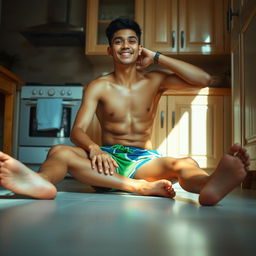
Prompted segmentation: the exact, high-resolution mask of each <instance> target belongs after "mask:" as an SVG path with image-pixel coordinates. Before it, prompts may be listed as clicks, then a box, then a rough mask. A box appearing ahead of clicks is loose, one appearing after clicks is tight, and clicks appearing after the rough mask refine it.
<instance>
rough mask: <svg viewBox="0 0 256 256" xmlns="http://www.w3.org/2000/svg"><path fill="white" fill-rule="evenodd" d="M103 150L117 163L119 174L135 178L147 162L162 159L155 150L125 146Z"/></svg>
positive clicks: (104, 148)
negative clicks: (136, 173)
mask: <svg viewBox="0 0 256 256" xmlns="http://www.w3.org/2000/svg"><path fill="white" fill-rule="evenodd" d="M101 150H102V151H104V152H106V153H108V154H110V155H111V156H112V158H113V159H114V160H115V161H116V162H117V164H118V166H119V167H118V168H117V169H116V170H117V173H118V174H120V175H122V176H125V177H129V178H133V177H134V174H135V172H136V171H137V170H138V169H139V168H140V167H141V166H142V165H143V164H145V163H146V162H148V161H150V160H152V159H155V158H159V157H162V155H161V154H159V153H158V152H157V151H155V150H148V149H142V148H137V147H127V146H123V145H114V146H102V147H101Z"/></svg>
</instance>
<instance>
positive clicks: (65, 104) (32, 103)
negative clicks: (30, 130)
mask: <svg viewBox="0 0 256 256" xmlns="http://www.w3.org/2000/svg"><path fill="white" fill-rule="evenodd" d="M36 104H37V101H36V100H27V101H25V105H28V106H34V105H36ZM62 105H63V106H65V107H68V106H77V102H73V101H62Z"/></svg>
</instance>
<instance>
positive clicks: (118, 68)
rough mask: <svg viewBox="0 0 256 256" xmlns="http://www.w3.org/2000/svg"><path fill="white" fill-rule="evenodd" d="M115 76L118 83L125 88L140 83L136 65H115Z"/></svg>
mask: <svg viewBox="0 0 256 256" xmlns="http://www.w3.org/2000/svg"><path fill="white" fill-rule="evenodd" d="M113 75H114V78H115V81H116V83H117V84H119V85H122V86H125V87H131V86H132V84H135V83H136V82H137V81H138V71H137V69H136V65H115V70H114V72H113Z"/></svg>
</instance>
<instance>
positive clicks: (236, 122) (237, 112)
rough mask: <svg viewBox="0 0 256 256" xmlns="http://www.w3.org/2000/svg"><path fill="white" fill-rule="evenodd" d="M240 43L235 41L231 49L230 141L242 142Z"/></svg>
mask: <svg viewBox="0 0 256 256" xmlns="http://www.w3.org/2000/svg"><path fill="white" fill-rule="evenodd" d="M239 50H240V44H239V42H238V41H237V43H236V45H235V46H234V47H233V49H231V62H232V82H231V83H232V105H233V108H232V127H233V129H232V141H233V143H240V144H242V138H241V135H242V130H241V121H242V120H241V93H240V91H241V88H240V81H241V80H240V55H239ZM235 63H236V64H235Z"/></svg>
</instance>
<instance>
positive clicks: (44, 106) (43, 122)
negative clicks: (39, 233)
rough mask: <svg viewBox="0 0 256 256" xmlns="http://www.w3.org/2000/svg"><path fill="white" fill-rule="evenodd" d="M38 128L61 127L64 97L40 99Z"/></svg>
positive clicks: (42, 129) (37, 108)
mask: <svg viewBox="0 0 256 256" xmlns="http://www.w3.org/2000/svg"><path fill="white" fill-rule="evenodd" d="M36 119H37V130H38V131H44V130H53V129H60V127H61V121H62V99H38V100H37V106H36Z"/></svg>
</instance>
